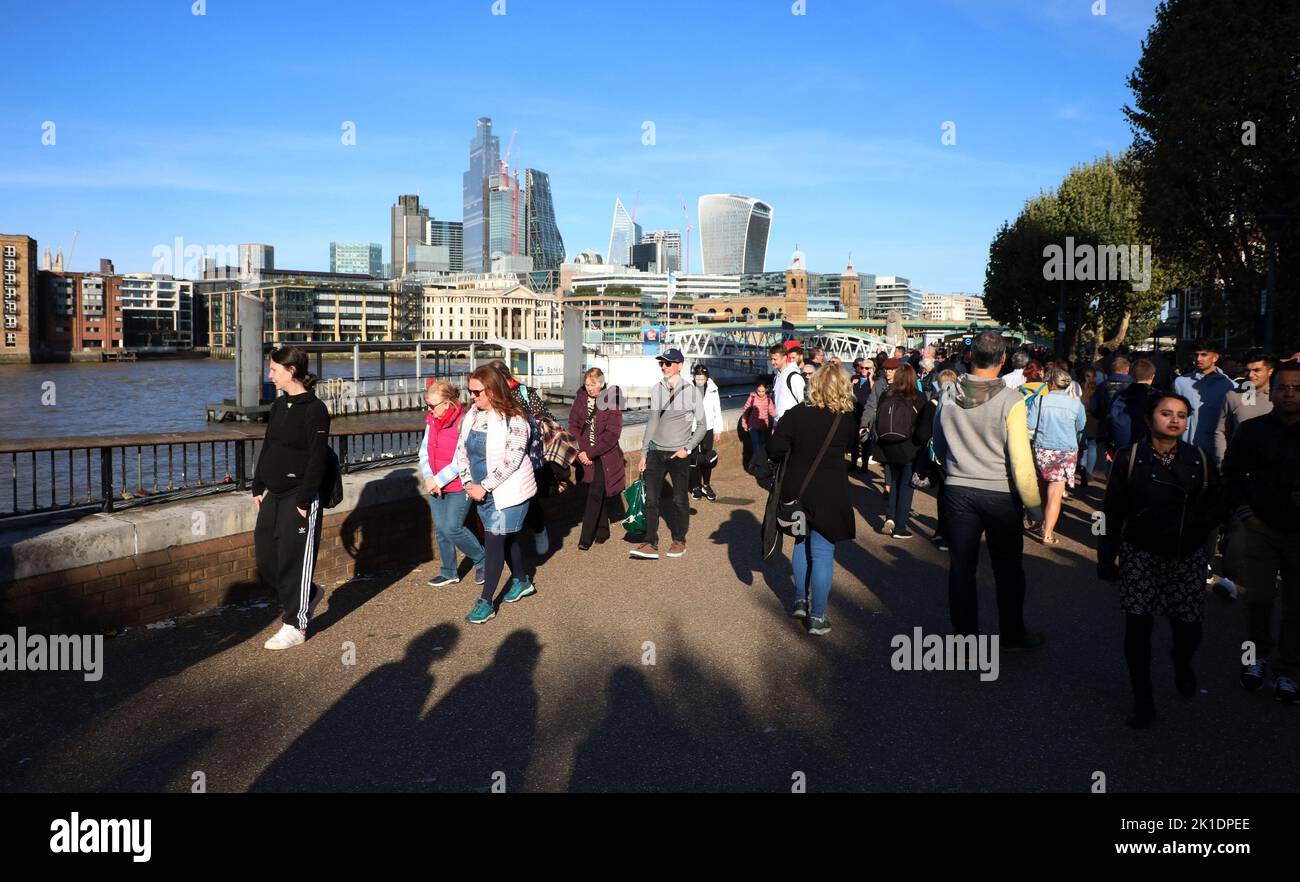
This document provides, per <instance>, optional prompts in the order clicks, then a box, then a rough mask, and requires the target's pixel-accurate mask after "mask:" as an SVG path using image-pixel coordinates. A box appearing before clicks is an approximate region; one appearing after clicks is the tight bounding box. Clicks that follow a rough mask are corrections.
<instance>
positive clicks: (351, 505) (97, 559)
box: [0, 408, 740, 585]
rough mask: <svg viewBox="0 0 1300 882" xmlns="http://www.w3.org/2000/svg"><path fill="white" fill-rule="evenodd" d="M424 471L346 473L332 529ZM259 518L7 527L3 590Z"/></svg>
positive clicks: (178, 505)
mask: <svg viewBox="0 0 1300 882" xmlns="http://www.w3.org/2000/svg"><path fill="white" fill-rule="evenodd" d="M722 415H723V419H724V422H726V423H727V424H728V425H729V426H732V427H734V426H735V425H736V423H737V422H738V421H739V419H740V409H739V408H732V409H729V410H724V411H723V412H722ZM645 428H646V427H645V425H644V424H637V425H630V426H626V427H624V429H623V434H622V437H621V438H620V441H619V446H620V447H621V448H622V449H623V452H624V456H625V458H626V459H628V460H629V462H628V469H629V473H630V475H634V474H635V472H636V466H637V460H638V458H639V453H640V449H641V442H642V439H643V438H644V437H645ZM724 436H730V441H734V440H735V433H734V432H731V431H728V432H725V433H724ZM730 441H728V439H727V438H725V437H724V438H720V439H715V446H717V447H719V448H722V449H725V448H726V447H728V446H730ZM417 470H418V467H417V466H416V464H414V463H405V464H402V465H397V466H393V467H391V468H386V469H369V470H366V471H363V472H355V473H353V474H350V475H345V476H344V477H343V501H342V502H341V503H339V505H338V506H337V507H335V508H332V509H329V510H328V511H327V512H326V513H325V517H326V518H327V523H333V522H335V521H337V520H338V519H339V516H340V515H343V514H346V513H347V512H350V511H353V510H354V509H357V508H362V507H366V506H372V505H381V504H384V503H387V502H394V501H398V500H401V499H404V498H409V497H416V496H419V495H420V490H419V484H420V482H419V480H418V477H419V476H418V474H417ZM256 518H257V512H256V509H255V508H254V506H253V503H252V501H251V500H250V499H249V496H248V494H247V493H222V494H218V495H213V496H208V497H199V498H197V499H186V500H181V501H178V502H168V503H161V504H159V505H155V506H147V507H144V508H138V509H134V510H129V511H123V512H114V513H112V514H103V513H100V514H93V515H88V516H86V517H84V518H81V519H80V520H78V521H76V522H75V523H71V524H63V525H60V526H56V527H42V526H40V525H35V526H28V527H20V528H16V529H8V530H5V531H4V533H3V535H2V536H0V585H5V584H7V583H13V582H17V581H19V580H22V579H30V578H32V577H35V576H41V575H44V574H46V573H54V572H60V571H64V570H69V569H72V568H73V567H77V568H87V569H93V568H95V565H97V564H104V563H108V562H111V561H118V560H122V559H127V558H136V557H137V556H142V555H150V554H154V553H157V552H162V553H167V552H168V551H169V550H170V549H175V548H183V547H184V546H186V545H192V544H196V543H200V542H210V541H212V540H214V539H220V538H223V537H233V536H238V535H240V534H247V533H251V532H252V530H253V527H254V524H255V522H256ZM147 565H148V564H147V563H145V564H142V566H147ZM118 571H120V567H118V568H117V569H115V570H114V572H113V573H109V572H102V573H100V574H99V575H100V576H103V577H107V576H109V575H114V574H115V573H116V572H118Z"/></svg>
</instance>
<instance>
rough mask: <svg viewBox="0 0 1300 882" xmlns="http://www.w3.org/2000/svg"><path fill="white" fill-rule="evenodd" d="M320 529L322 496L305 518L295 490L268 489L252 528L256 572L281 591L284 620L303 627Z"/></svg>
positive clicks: (277, 591) (314, 500) (277, 592)
mask: <svg viewBox="0 0 1300 882" xmlns="http://www.w3.org/2000/svg"><path fill="white" fill-rule="evenodd" d="M320 533H321V518H320V501H319V500H317V499H313V500H312V502H311V508H309V509H307V517H305V518H304V517H303V516H302V515H300V514H298V505H297V502H296V501H295V497H294V494H292V493H287V494H281V495H278V496H277V495H276V494H275V493H271V492H269V491H268V492H267V494H266V497H265V498H264V499H263V500H262V508H261V511H259V512H258V513H257V526H256V527H255V528H254V529H253V541H254V545H255V547H256V549H257V574H258V576H260V577H261V579H262V581H263V582H265V583H266V584H268V585H271V586H273V587H274V588H275V593H276V594H277V595H279V597H280V603H281V604H282V605H283V606H284V622H285V623H286V624H289V625H293V626H294V627H295V628H300V629H303V630H306V628H307V601H308V599H309V598H310V597H311V579H312V574H313V573H314V572H315V570H316V549H317V548H318V547H319V546H320Z"/></svg>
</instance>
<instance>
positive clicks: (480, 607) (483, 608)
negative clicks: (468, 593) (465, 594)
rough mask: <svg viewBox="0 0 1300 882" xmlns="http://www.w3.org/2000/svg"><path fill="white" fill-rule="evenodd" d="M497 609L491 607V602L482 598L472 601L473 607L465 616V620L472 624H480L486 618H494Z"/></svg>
mask: <svg viewBox="0 0 1300 882" xmlns="http://www.w3.org/2000/svg"><path fill="white" fill-rule="evenodd" d="M496 614H497V611H496V610H495V609H493V608H492V604H491V603H489V602H488V601H486V600H484V599H483V598H481V597H480V598H479V599H478V600H476V601H474V608H473V609H472V610H470V611H469V615H467V616H465V621H467V622H469V623H470V624H472V625H481V624H483V623H484V622H486V621H487V620H488V619H491V618H495V617H496Z"/></svg>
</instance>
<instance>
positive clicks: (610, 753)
mask: <svg viewBox="0 0 1300 882" xmlns="http://www.w3.org/2000/svg"><path fill="white" fill-rule="evenodd" d="M698 753H699V749H698V747H697V746H696V745H695V744H693V742H692V739H691V736H690V733H688V732H687V731H686V729H685V728H683V727H682V726H681V725H679V724H678V723H676V722H675V721H674V720H672V719H671V714H670V713H669V712H667V711H665V710H664V709H662V708H661V707H660V706H659V702H658V701H657V700H656V698H655V695H654V692H653V691H651V689H650V684H649V683H648V682H647V681H646V677H645V675H644V674H643V673H642V672H641V671H638V670H636V669H635V668H631V667H628V666H627V665H622V666H620V667H618V668H615V669H614V671H613V673H611V674H610V676H609V681H608V683H607V685H606V687H605V719H604V720H603V721H602V722H601V724H600V725H599V726H598V727H597V728H596V729H595V730H594V731H592V733H591V734H590V735H588V736H587V738H586V739H585V740H584V741H583V742H582V743H581V744H579V745H578V748H577V750H576V751H574V755H573V772H572V774H571V775H570V776H569V790H570V792H575V791H576V792H580V793H592V792H615V793H644V792H647V791H662V790H681V789H688V788H690V787H691V786H692V784H694V781H693V778H694V775H693V772H692V769H693V768H694V767H695V766H696V765H697V764H698V758H697V756H696V755H697V754H698Z"/></svg>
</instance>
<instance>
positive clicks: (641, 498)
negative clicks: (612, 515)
mask: <svg viewBox="0 0 1300 882" xmlns="http://www.w3.org/2000/svg"><path fill="white" fill-rule="evenodd" d="M623 510H624V511H625V512H627V514H626V516H625V517H624V518H623V529H625V530H627V531H628V532H629V533H644V532H645V480H644V479H642V478H637V479H636V480H635V481H633V482H632V485H631V486H630V487H628V488H627V489H626V490H624V491H623Z"/></svg>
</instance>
